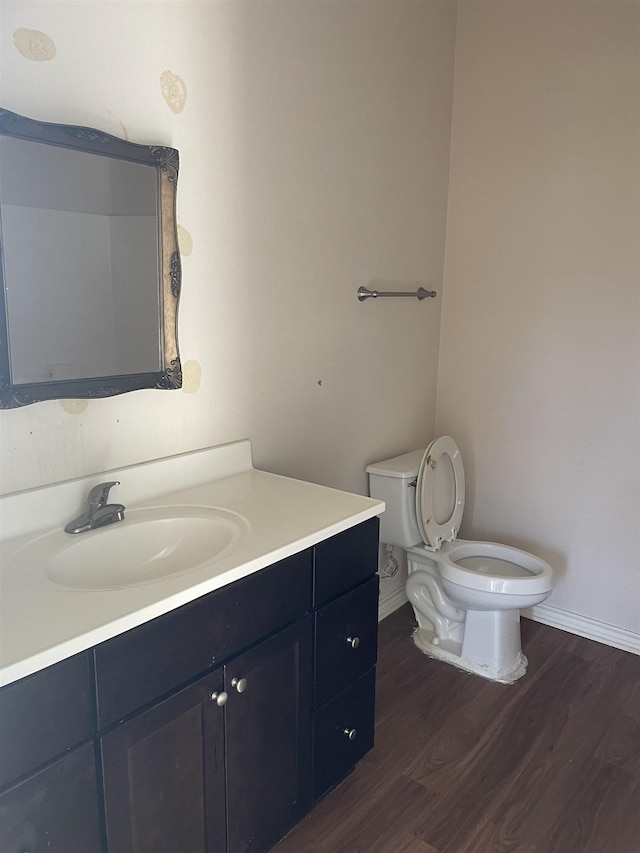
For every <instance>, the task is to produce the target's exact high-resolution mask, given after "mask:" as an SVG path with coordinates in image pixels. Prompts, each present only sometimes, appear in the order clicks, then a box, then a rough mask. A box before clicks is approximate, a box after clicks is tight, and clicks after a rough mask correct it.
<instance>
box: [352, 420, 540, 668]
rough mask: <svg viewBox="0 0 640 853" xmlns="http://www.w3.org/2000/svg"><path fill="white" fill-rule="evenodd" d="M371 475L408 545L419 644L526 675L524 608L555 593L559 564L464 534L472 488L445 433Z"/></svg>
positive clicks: (390, 522)
mask: <svg viewBox="0 0 640 853" xmlns="http://www.w3.org/2000/svg"><path fill="white" fill-rule="evenodd" d="M367 473H368V474H369V491H370V494H371V496H372V497H374V498H378V499H380V500H383V501H384V502H385V503H386V511H385V512H384V513H383V515H382V517H381V519H380V539H381V540H382V542H385V543H386V544H388V545H397V546H399V547H401V548H404V549H406V551H407V565H408V570H409V577H408V579H407V586H406V589H407V597H408V598H409V601H410V602H411V604H412V605H413V609H414V612H415V614H416V619H417V622H418V628H417V630H416V631H415V633H414V640H415V643H416V645H417V646H418V647H419V648H421V649H422V650H423V651H424V652H426V654H428V655H429V656H430V657H433V658H438V659H440V660H445V661H447V662H449V663H452V664H454V665H455V666H457V667H460V668H461V669H465V670H467V671H469V672H474V673H477V674H478V675H482V676H484V677H485V678H489V679H491V680H493V681H502V682H505V683H511V682H513V681H516V680H517V679H518V678H520V677H521V676H523V675H524V674H525V672H526V669H527V659H526V657H525V656H524V655H523V654H522V647H521V644H520V610H521V609H522V608H524V607H532V606H533V605H535V604H540V602H541V601H544V600H545V598H547V596H548V595H549V594H550V593H551V590H552V589H553V583H554V581H553V570H552V568H551V566H549V564H548V563H545V562H544V560H541V559H539V558H538V557H534V556H533V555H532V554H528V553H527V552H526V551H521V550H519V549H518V548H512V547H510V546H508V545H498V544H496V543H493V542H469V541H465V540H463V539H457V538H456V537H457V535H458V530H459V527H460V522H461V521H462V513H463V511H464V495H465V491H464V469H463V467H462V456H461V455H460V450H459V449H458V446H457V445H456V443H455V441H454V440H453V439H452V438H450V437H449V436H442V437H441V438H437V439H435V441H432V442H431V444H430V445H429V447H428V448H427V449H426V451H425V450H415V451H413V452H412V453H405V454H403V455H402V456H396V457H394V458H393V459H386V460H384V461H383V462H377V463H375V464H373V465H369V467H368V468H367Z"/></svg>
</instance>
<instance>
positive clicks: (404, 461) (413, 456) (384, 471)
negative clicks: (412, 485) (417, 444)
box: [366, 447, 424, 480]
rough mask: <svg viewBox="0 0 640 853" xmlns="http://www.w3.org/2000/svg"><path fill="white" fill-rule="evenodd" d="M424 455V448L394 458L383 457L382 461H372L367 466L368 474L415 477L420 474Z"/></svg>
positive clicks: (401, 477)
mask: <svg viewBox="0 0 640 853" xmlns="http://www.w3.org/2000/svg"><path fill="white" fill-rule="evenodd" d="M423 456H424V447H423V448H422V450H412V451H410V452H409V453H403V454H402V455H401V456H394V457H393V458H392V459H383V460H382V461H381V462H372V463H371V465H368V466H367V469H366V470H367V474H378V475H379V476H381V477H397V478H399V479H402V480H409V479H413V478H414V477H417V476H418V470H419V469H420V463H421V462H422V457H423Z"/></svg>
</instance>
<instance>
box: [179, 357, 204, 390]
mask: <svg viewBox="0 0 640 853" xmlns="http://www.w3.org/2000/svg"><path fill="white" fill-rule="evenodd" d="M201 379H202V368H201V367H200V362H199V361H185V363H184V364H183V365H182V390H183V391H184V393H185V394H195V393H196V391H199V390H200V380H201Z"/></svg>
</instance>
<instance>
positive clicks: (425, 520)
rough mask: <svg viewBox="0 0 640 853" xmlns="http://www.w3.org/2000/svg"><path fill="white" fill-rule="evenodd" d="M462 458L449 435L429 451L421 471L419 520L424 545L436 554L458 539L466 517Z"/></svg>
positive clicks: (436, 441) (418, 504) (430, 447)
mask: <svg viewBox="0 0 640 853" xmlns="http://www.w3.org/2000/svg"><path fill="white" fill-rule="evenodd" d="M464 498H465V484H464V467H463V465H462V454H461V453H460V450H459V448H458V445H457V444H456V443H455V441H454V440H453V439H452V438H451V437H450V436H448V435H443V436H441V437H440V438H436V439H435V440H434V441H432V442H431V444H430V445H429V446H428V447H427V449H426V450H425V452H424V456H423V457H422V462H421V463H420V468H419V469H418V480H417V488H416V518H417V520H418V528H419V529H420V533H421V535H422V541H423V542H424V543H425V545H426V546H427V547H428V548H431V549H433V550H434V551H437V550H439V549H440V547H441V545H442V543H443V542H452V541H453V540H454V539H455V538H456V537H457V535H458V530H459V529H460V523H461V521H462V515H463V513H464Z"/></svg>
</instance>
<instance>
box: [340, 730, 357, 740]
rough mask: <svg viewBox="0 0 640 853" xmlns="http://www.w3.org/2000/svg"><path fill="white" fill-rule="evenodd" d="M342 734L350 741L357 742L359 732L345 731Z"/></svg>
mask: <svg viewBox="0 0 640 853" xmlns="http://www.w3.org/2000/svg"><path fill="white" fill-rule="evenodd" d="M342 734H343V735H345V736H346V737H347V738H348V739H349V740H355V739H356V735H357V734H358V732H357V731H356V730H355V729H343V730H342Z"/></svg>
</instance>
